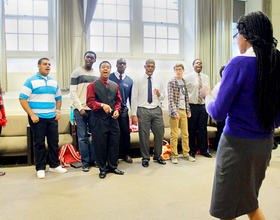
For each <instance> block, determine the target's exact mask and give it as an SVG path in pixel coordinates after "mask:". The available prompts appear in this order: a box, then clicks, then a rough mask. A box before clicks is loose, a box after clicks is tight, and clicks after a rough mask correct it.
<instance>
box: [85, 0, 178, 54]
mask: <svg viewBox="0 0 280 220" xmlns="http://www.w3.org/2000/svg"><path fill="white" fill-rule="evenodd" d="M178 4H179V0H99V1H98V3H97V6H96V9H95V12H94V15H93V19H92V22H91V25H90V49H91V50H93V51H95V52H98V53H99V55H100V56H104V57H114V56H125V57H134V58H143V57H147V56H149V57H150V58H164V57H165V58H176V59H178V58H180V57H181V54H183V51H181V50H180V48H183V47H181V45H180V44H181V40H180V39H182V36H181V34H180V33H181V30H180V28H181V24H180V14H179V10H178V8H180V7H178Z"/></svg>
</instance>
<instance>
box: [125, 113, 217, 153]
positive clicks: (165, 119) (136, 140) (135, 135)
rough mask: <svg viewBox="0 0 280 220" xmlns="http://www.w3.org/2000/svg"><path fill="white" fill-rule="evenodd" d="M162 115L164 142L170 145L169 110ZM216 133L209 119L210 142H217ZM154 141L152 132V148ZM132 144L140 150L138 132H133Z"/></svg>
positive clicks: (214, 126) (131, 136)
mask: <svg viewBox="0 0 280 220" xmlns="http://www.w3.org/2000/svg"><path fill="white" fill-rule="evenodd" d="M162 115H163V122H164V140H166V141H168V142H169V143H170V125H169V115H168V110H164V109H163V110H162ZM216 132H217V127H216V125H215V123H213V122H212V120H211V119H210V117H209V120H208V126H207V136H208V139H209V142H215V139H216ZM181 138H182V137H181V133H180V131H179V139H178V140H179V142H180V141H181ZM153 139H154V135H153V133H152V132H151V134H150V147H152V146H153ZM130 144H131V148H139V135H138V132H132V133H131V134H130Z"/></svg>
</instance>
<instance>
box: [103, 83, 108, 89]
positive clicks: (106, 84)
mask: <svg viewBox="0 0 280 220" xmlns="http://www.w3.org/2000/svg"><path fill="white" fill-rule="evenodd" d="M104 84H105V86H106V88H107V89H108V88H109V83H108V82H107V81H104Z"/></svg>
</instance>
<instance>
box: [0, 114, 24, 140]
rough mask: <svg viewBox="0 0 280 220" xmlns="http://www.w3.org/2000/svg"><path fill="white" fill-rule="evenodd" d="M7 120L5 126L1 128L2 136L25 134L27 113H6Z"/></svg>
mask: <svg viewBox="0 0 280 220" xmlns="http://www.w3.org/2000/svg"><path fill="white" fill-rule="evenodd" d="M7 120H8V122H7V124H6V127H4V128H3V129H2V133H1V136H2V137H4V136H25V135H27V125H28V124H29V123H28V118H27V115H8V116H7Z"/></svg>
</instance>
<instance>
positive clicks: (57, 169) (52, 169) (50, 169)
mask: <svg viewBox="0 0 280 220" xmlns="http://www.w3.org/2000/svg"><path fill="white" fill-rule="evenodd" d="M49 171H50V172H54V173H67V169H65V168H63V167H62V166H58V167H56V168H49Z"/></svg>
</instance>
